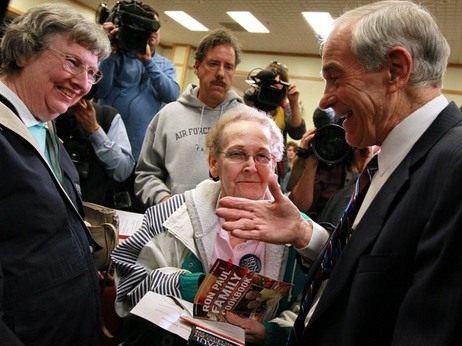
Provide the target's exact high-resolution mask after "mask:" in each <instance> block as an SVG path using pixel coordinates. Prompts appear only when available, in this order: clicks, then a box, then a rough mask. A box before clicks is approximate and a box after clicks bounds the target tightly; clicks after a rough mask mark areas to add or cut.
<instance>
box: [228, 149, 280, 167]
mask: <svg viewBox="0 0 462 346" xmlns="http://www.w3.org/2000/svg"><path fill="white" fill-rule="evenodd" d="M219 153H220V154H223V155H225V157H226V158H227V159H228V160H229V161H231V162H233V163H245V162H247V160H248V159H249V157H253V160H254V161H255V164H257V165H267V164H269V163H270V162H271V155H270V154H266V153H256V154H253V155H249V154H247V153H246V152H244V151H242V150H239V149H234V150H228V151H224V152H223V151H221V152H219Z"/></svg>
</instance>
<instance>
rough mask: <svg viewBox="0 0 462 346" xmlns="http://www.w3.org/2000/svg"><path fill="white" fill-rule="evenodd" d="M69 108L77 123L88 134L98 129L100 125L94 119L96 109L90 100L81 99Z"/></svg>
mask: <svg viewBox="0 0 462 346" xmlns="http://www.w3.org/2000/svg"><path fill="white" fill-rule="evenodd" d="M70 110H71V112H72V114H73V115H74V117H75V119H76V120H77V122H78V123H79V125H80V126H82V128H83V129H84V130H85V131H86V132H87V133H88V134H90V135H91V134H92V133H95V132H96V131H98V129H99V127H100V126H99V124H98V122H97V121H96V111H95V107H93V103H92V101H91V100H86V99H81V100H80V101H79V102H78V103H76V104H75V105H74V106H72V107H71V108H70Z"/></svg>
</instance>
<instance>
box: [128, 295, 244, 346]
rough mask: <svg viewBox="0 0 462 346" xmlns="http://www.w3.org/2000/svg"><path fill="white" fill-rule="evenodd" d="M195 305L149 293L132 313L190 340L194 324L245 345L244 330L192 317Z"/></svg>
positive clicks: (223, 323) (227, 324)
mask: <svg viewBox="0 0 462 346" xmlns="http://www.w3.org/2000/svg"><path fill="white" fill-rule="evenodd" d="M192 311H193V304H192V303H190V302H187V301H185V300H183V299H180V298H174V297H168V296H163V295H161V294H158V293H155V292H147V293H146V294H145V295H144V297H143V298H142V299H141V300H140V301H139V302H138V304H136V306H135V307H134V308H133V309H132V310H131V311H130V313H132V314H133V315H137V316H139V317H142V318H144V319H145V320H148V321H150V322H152V323H154V324H156V325H158V326H159V327H161V328H163V329H165V330H168V331H169V332H171V333H174V334H176V335H178V336H180V337H181V338H183V339H185V340H188V338H189V335H190V334H191V330H192V324H195V325H198V326H200V327H203V328H204V329H206V330H210V331H214V332H215V333H217V334H218V335H221V336H225V335H227V336H228V337H230V338H231V339H232V340H233V341H234V342H237V343H238V344H241V345H244V344H245V341H244V340H245V332H244V329H242V328H240V327H238V326H234V325H232V324H229V323H225V322H214V321H209V320H203V319H197V318H193V317H192Z"/></svg>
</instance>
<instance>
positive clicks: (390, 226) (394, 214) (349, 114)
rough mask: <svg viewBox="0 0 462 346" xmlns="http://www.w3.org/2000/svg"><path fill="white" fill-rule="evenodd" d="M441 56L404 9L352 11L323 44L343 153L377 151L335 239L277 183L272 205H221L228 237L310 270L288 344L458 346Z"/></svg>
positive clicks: (461, 322)
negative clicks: (290, 255) (274, 248)
mask: <svg viewBox="0 0 462 346" xmlns="http://www.w3.org/2000/svg"><path fill="white" fill-rule="evenodd" d="M448 56H449V46H448V43H447V42H446V40H445V38H444V37H443V35H442V34H441V31H440V30H439V28H438V26H437V24H436V23H435V21H434V20H433V18H432V16H431V15H430V14H429V12H428V11H427V10H425V9H424V8H422V7H421V6H419V5H416V4H413V3H412V2H407V1H383V2H376V3H373V4H369V5H365V6H363V7H360V8H358V9H354V10H351V11H349V12H347V13H346V14H344V15H343V16H341V17H339V18H338V19H337V20H336V21H335V23H334V26H333V30H332V31H331V33H330V34H329V35H328V36H327V37H326V38H325V39H323V41H322V75H323V77H324V79H325V83H326V84H325V90H324V94H323V96H322V98H321V100H320V103H319V105H320V107H321V108H328V107H332V108H333V109H334V110H335V112H336V114H337V115H339V116H343V117H345V122H344V123H343V125H344V128H345V131H346V139H347V142H348V143H349V144H350V145H351V146H353V147H358V148H365V147H366V146H370V145H380V146H381V152H380V153H379V154H378V171H377V173H375V175H374V176H373V179H372V182H371V184H370V187H369V189H368V190H367V193H366V194H365V198H364V201H363V202H362V204H361V206H360V208H359V213H358V214H357V215H356V216H354V215H353V216H352V214H351V213H350V211H351V210H352V209H353V208H351V207H352V206H356V207H358V205H359V203H358V199H359V196H360V195H361V194H362V193H360V194H358V195H357V196H358V199H355V200H354V201H353V200H352V202H351V204H350V207H348V208H347V211H346V213H345V217H344V218H342V221H343V222H341V223H340V224H339V226H337V227H336V229H335V230H334V231H333V232H332V236H331V237H332V238H329V239H328V240H326V239H327V232H326V231H325V230H324V229H322V228H321V227H320V226H319V225H317V224H315V223H313V222H311V221H303V220H301V218H300V216H299V215H298V211H297V209H296V208H295V207H294V206H293V205H292V203H291V202H290V201H289V200H288V199H287V198H286V197H284V196H283V195H282V193H281V192H280V191H279V190H278V188H277V186H276V183H275V179H274V180H273V185H272V193H273V196H274V198H275V199H274V200H273V201H246V200H243V199H235V198H230V197H225V198H223V199H221V201H220V206H221V208H219V209H218V210H217V214H218V215H219V216H221V217H224V218H225V219H226V220H227V222H225V223H224V224H223V227H224V228H225V229H226V230H228V231H230V232H231V234H232V235H233V236H238V237H241V238H245V239H259V240H263V241H270V242H274V243H287V242H289V243H292V244H293V245H294V246H295V247H296V248H297V249H298V250H299V252H301V253H302V255H303V257H304V258H305V259H308V260H310V259H311V260H312V261H314V262H313V264H312V265H311V269H310V273H309V276H310V278H311V279H310V280H309V281H308V283H307V289H306V292H307V294H306V295H305V298H304V301H303V304H302V306H301V310H300V313H299V316H298V319H297V322H296V323H295V327H294V330H293V333H292V335H291V337H290V338H289V345H305V344H309V345H329V346H330V345H355V346H357V345H374V346H377V345H461V344H462V333H460V331H459V329H460V326H462V252H461V250H460V248H459V247H460V244H462V231H461V230H462V226H461V225H462V193H461V192H460V190H459V189H460V186H462V113H461V111H460V110H459V109H458V107H457V106H456V105H455V104H454V103H453V102H448V100H447V99H446V98H445V97H444V96H443V95H442V89H441V88H442V80H443V76H444V73H445V69H446V65H447V61H448ZM371 161H375V160H371ZM376 168H377V167H376ZM368 171H369V170H368ZM362 177H363V176H361V177H360V181H362ZM363 191H364V190H363ZM351 216H352V217H351ZM347 217H350V219H353V222H352V224H351V226H349V227H343V225H345V221H346V219H347ZM344 229H347V232H346V233H345V232H342V231H343V230H344ZM335 235H337V236H339V243H336V242H332V241H331V240H332V239H334V238H335ZM323 244H327V245H326V248H325V249H323ZM336 244H340V246H337V245H336ZM331 249H333V250H336V251H333V252H332V253H336V254H337V256H336V262H335V263H334V264H332V263H329V262H328V261H326V260H327V259H331V258H332V257H331V252H330V250H331ZM319 253H321V256H319V257H318V259H316V254H319ZM322 268H330V269H331V271H330V272H328V273H324V274H325V275H324V277H323V279H325V280H324V281H321V280H319V276H318V274H319V273H320V272H321V269H322Z"/></svg>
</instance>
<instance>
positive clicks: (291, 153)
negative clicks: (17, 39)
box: [281, 141, 298, 193]
mask: <svg viewBox="0 0 462 346" xmlns="http://www.w3.org/2000/svg"><path fill="white" fill-rule="evenodd" d="M297 146H298V145H297V143H295V142H294V141H290V142H288V143H287V145H286V155H287V170H286V172H285V174H284V179H283V180H282V182H281V189H282V192H284V193H286V192H288V191H287V182H288V181H289V178H290V173H291V172H292V167H293V165H294V161H295V159H296V157H297Z"/></svg>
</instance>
